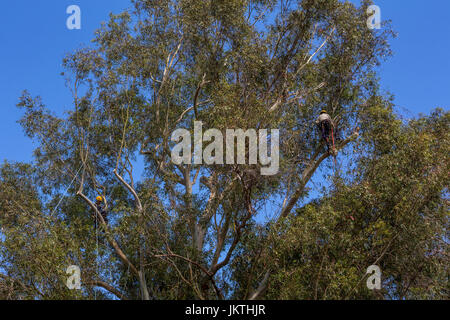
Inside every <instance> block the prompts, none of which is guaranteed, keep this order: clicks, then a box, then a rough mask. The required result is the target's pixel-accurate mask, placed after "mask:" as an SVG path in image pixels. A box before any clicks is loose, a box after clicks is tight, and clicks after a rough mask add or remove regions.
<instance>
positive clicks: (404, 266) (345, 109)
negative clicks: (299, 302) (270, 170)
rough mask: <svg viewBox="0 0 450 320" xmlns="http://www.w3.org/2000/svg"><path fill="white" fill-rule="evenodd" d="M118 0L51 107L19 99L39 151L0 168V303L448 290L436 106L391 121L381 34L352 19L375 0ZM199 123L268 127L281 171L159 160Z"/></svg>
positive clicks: (443, 148)
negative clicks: (275, 133)
mask: <svg viewBox="0 0 450 320" xmlns="http://www.w3.org/2000/svg"><path fill="white" fill-rule="evenodd" d="M131 2H132V4H133V6H132V9H130V10H128V11H125V12H123V13H121V14H118V15H112V14H111V16H110V19H109V21H108V22H107V23H105V24H104V25H102V26H101V28H100V29H99V30H98V31H97V32H96V33H95V37H94V39H93V43H92V45H91V46H89V47H86V48H83V49H79V50H77V51H75V52H73V53H71V54H68V55H67V56H66V57H65V58H64V60H63V65H64V68H65V70H66V71H65V72H64V74H63V75H64V77H65V80H66V84H67V89H68V90H70V92H71V94H72V97H73V101H72V107H71V109H70V110H68V112H67V113H66V114H65V115H64V116H62V117H58V116H56V115H55V114H54V113H52V112H51V110H49V109H48V108H47V107H46V106H45V104H44V102H43V100H44V99H43V98H41V97H34V96H33V95H32V94H31V93H28V92H27V91H25V92H24V94H23V95H22V97H20V102H19V103H18V105H17V107H19V108H20V109H22V110H23V117H22V118H21V119H20V120H19V123H20V125H21V126H22V127H23V130H24V132H25V134H26V135H27V136H28V137H29V138H31V139H33V140H34V141H35V142H36V144H37V148H36V149H35V151H34V161H33V163H31V164H25V163H11V162H5V163H4V164H3V165H2V166H1V168H0V226H1V228H2V229H1V233H0V235H1V237H0V299H18V298H23V299H94V298H95V299H112V298H114V299H231V298H233V299H389V298H390V299H412V298H427V299H446V298H448V289H449V287H448V275H449V274H448V261H449V260H448V183H449V177H448V172H449V161H448V154H449V145H450V143H449V142H450V141H449V138H450V137H449V130H448V129H449V123H450V121H449V120H450V115H449V113H448V112H445V111H443V110H442V109H436V110H435V111H434V112H433V113H432V114H431V115H420V116H419V117H417V118H416V119H413V120H410V121H404V120H402V118H401V117H400V115H398V114H397V113H396V112H395V106H394V105H393V102H392V97H391V96H390V95H388V94H386V93H384V92H382V90H380V86H379V76H378V66H380V64H381V63H382V62H383V61H384V60H385V59H386V58H388V57H389V56H390V55H391V54H392V52H391V50H390V47H389V40H390V39H391V38H392V37H393V36H395V33H394V32H393V31H392V29H391V27H390V25H389V23H388V22H386V23H384V24H383V27H382V29H381V30H370V29H369V28H368V27H367V24H366V21H367V12H366V10H367V7H368V6H369V5H371V4H372V3H371V1H367V0H364V1H362V3H361V4H360V6H355V5H353V4H351V3H350V2H344V1H338V0H298V1H291V0H253V1H247V0H206V1H196V0H133V1H131ZM322 109H326V110H327V111H328V113H329V114H330V115H331V116H332V118H333V120H334V122H335V123H336V124H337V126H338V127H339V135H340V139H339V140H337V141H336V150H337V151H338V154H337V160H336V161H337V163H338V165H335V164H334V161H333V155H332V154H331V153H330V152H328V151H327V149H326V147H325V145H324V143H323V142H321V139H320V134H319V132H318V131H317V130H316V128H315V126H314V121H315V119H316V118H317V116H318V114H319V112H320V111H321V110H322ZM195 121H201V122H202V125H203V128H205V129H208V128H215V129H218V130H219V131H220V132H225V131H226V130H227V129H243V130H244V131H245V130H247V129H252V128H254V129H266V128H267V129H279V131H280V146H279V148H280V152H279V153H280V164H279V171H278V173H277V174H276V175H272V176H264V175H261V174H260V170H259V169H260V165H259V164H256V165H250V164H244V165H242V164H233V165H231V164H213V165H206V164H194V163H192V164H175V163H173V161H171V150H172V148H173V146H174V142H173V141H172V140H171V135H172V133H173V132H174V131H175V130H176V129H179V128H185V129H187V130H189V131H190V132H191V133H192V135H193V132H194V122H195ZM206 145H208V143H204V146H206ZM139 167H143V168H144V169H143V170H139ZM136 171H139V172H136ZM141 171H142V172H141ZM321 172H322V173H323V172H325V173H326V177H325V180H328V181H329V183H327V184H326V186H327V188H326V189H324V190H321V189H319V188H318V187H316V186H315V185H314V186H313V185H312V184H311V180H312V179H313V177H314V176H316V177H317V176H318V175H320V173H321ZM317 179H320V178H317ZM322 180H324V179H322ZM312 191H315V192H316V193H318V194H319V196H318V197H316V198H315V199H314V200H309V199H311V197H310V196H311V193H312ZM98 195H101V196H102V197H103V206H104V207H105V210H106V211H107V212H108V215H109V220H110V221H109V223H105V221H104V220H103V218H102V217H101V215H100V212H99V208H98V206H96V204H95V198H96V196H98ZM267 211H270V214H269V215H268V216H267V215H265V213H266V212H267ZM92 216H97V217H98V219H100V221H101V223H100V225H99V227H98V228H95V226H94V223H93V218H92ZM374 264H375V265H378V266H380V268H381V270H382V274H383V283H382V285H383V286H382V289H381V290H374V291H372V290H369V289H368V288H367V287H366V284H365V279H366V277H367V276H366V274H365V273H366V269H367V267H369V266H370V265H374ZM70 265H76V266H79V267H80V269H81V279H82V280H81V283H82V288H81V290H70V289H69V288H68V287H67V286H66V280H67V278H68V275H67V274H66V269H67V267H68V266H70Z"/></svg>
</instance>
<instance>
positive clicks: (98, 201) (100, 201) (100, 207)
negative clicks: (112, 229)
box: [95, 196, 108, 227]
mask: <svg viewBox="0 0 450 320" xmlns="http://www.w3.org/2000/svg"><path fill="white" fill-rule="evenodd" d="M95 200H96V203H95V207H96V208H97V210H98V212H100V214H101V216H102V217H103V220H105V223H108V217H107V214H106V210H105V207H104V203H103V197H102V196H98V197H97V198H95ZM98 222H100V221H99V220H98V221H97V217H96V216H95V226H96V227H97V225H98Z"/></svg>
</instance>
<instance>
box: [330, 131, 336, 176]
mask: <svg viewBox="0 0 450 320" xmlns="http://www.w3.org/2000/svg"><path fill="white" fill-rule="evenodd" d="M331 139H332V141H333V149H332V150H333V159H334V170H336V167H337V164H336V147H335V145H334V128H333V126H331Z"/></svg>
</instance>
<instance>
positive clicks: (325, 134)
mask: <svg viewBox="0 0 450 320" xmlns="http://www.w3.org/2000/svg"><path fill="white" fill-rule="evenodd" d="M316 125H317V128H318V129H319V131H320V133H321V135H322V139H323V140H324V141H325V143H326V144H327V149H328V152H330V149H331V150H332V152H333V153H335V150H334V138H335V136H334V131H335V126H334V123H333V120H332V119H331V117H330V115H329V114H328V113H327V112H326V111H325V110H322V111H321V112H320V115H319V118H318V119H317V120H316Z"/></svg>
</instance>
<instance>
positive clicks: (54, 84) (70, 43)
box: [0, 0, 450, 162]
mask: <svg viewBox="0 0 450 320" xmlns="http://www.w3.org/2000/svg"><path fill="white" fill-rule="evenodd" d="M352 2H359V1H357V0H354V1H352ZM375 3H376V4H377V5H378V6H380V8H381V14H382V19H390V20H392V22H393V27H394V29H395V30H396V31H397V32H398V33H399V36H398V38H397V39H394V40H393V41H392V46H393V49H394V52H395V56H394V57H393V58H390V60H388V61H387V62H386V63H385V64H383V65H382V67H381V70H380V71H381V73H380V74H381V80H382V81H381V83H382V87H383V88H384V89H386V90H388V91H390V92H391V93H393V94H394V95H395V97H396V99H395V102H396V104H397V105H398V107H399V109H398V110H399V111H401V112H402V113H403V114H404V115H406V116H414V115H417V114H419V113H425V114H426V113H429V112H430V111H431V110H432V109H434V108H435V107H442V108H445V109H447V110H448V107H449V90H450V78H449V76H450V59H449V57H450V54H449V52H450V24H448V20H449V17H450V1H448V0H434V1H424V0H410V1H404V0H375ZM72 4H76V5H78V6H80V8H81V11H82V29H81V30H68V29H67V27H66V19H67V17H68V14H66V8H67V7H68V6H69V5H72ZM127 7H130V2H129V1H128V0H41V1H32V0H14V1H8V2H4V3H2V9H1V10H0V23H1V25H2V27H1V28H0V43H1V50H0V66H1V69H0V70H1V72H0V103H1V104H0V108H1V117H0V136H1V139H0V162H3V160H4V159H8V160H11V161H30V160H31V159H32V151H33V145H32V143H31V142H30V140H29V139H28V138H26V137H25V136H24V135H23V132H22V129H21V128H20V126H19V124H17V120H18V119H19V118H20V116H21V111H19V110H17V108H16V107H15V105H16V103H17V102H18V98H19V97H20V95H21V92H22V91H23V90H24V89H27V90H29V91H30V93H31V94H32V95H33V96H36V95H40V96H42V98H43V101H44V103H45V104H46V105H47V107H48V108H50V109H51V110H52V111H53V112H54V113H56V114H58V115H61V114H62V113H63V112H64V111H66V110H69V109H70V106H71V97H70V94H69V92H68V90H67V89H66V88H65V85H64V79H63V77H62V76H60V73H61V72H62V71H63V70H62V67H61V61H62V58H63V56H64V55H65V53H68V52H71V51H72V50H74V49H76V48H79V47H80V46H82V45H83V44H85V45H87V44H89V43H90V40H91V39H92V38H93V33H94V31H95V30H96V29H97V28H98V27H99V26H100V23H101V22H102V21H107V20H108V14H109V13H110V12H113V13H119V12H120V11H121V10H123V9H125V8H127Z"/></svg>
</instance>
